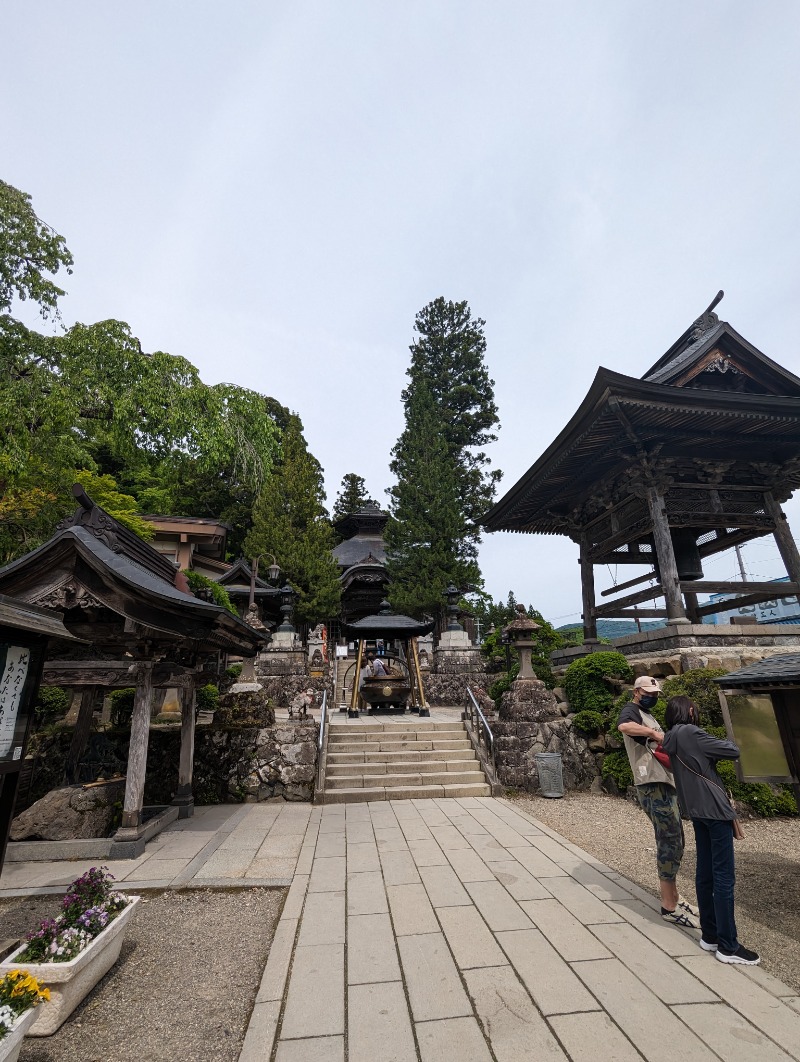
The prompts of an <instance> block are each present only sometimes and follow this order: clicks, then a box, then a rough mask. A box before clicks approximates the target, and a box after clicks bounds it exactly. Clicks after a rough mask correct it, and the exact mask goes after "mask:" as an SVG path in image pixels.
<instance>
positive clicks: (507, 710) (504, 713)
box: [498, 678, 561, 722]
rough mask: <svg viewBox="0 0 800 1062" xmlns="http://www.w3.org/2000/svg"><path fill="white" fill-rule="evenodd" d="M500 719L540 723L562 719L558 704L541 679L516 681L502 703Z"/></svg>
mask: <svg viewBox="0 0 800 1062" xmlns="http://www.w3.org/2000/svg"><path fill="white" fill-rule="evenodd" d="M498 714H499V717H500V719H506V720H514V721H519V722H521V721H523V720H526V721H533V722H538V721H540V720H543V719H552V718H555V717H559V718H560V717H561V711H560V709H559V707H558V703H557V701H556V699H555V697H554V696H553V691H552V690H549V689H548V688H547V687H546V686H545V684H544V683H543V682H542V681H541V679H520V678H518V679H515V680H514V682H512V683H511V688H510V689H509V690H506V692H505V693H504V694H503V697H502V699H501V701H500V711H499V713H498Z"/></svg>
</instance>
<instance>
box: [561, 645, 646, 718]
mask: <svg viewBox="0 0 800 1062" xmlns="http://www.w3.org/2000/svg"><path fill="white" fill-rule="evenodd" d="M606 676H608V677H609V678H618V679H622V680H623V681H625V682H630V681H632V679H633V671H632V670H631V667H630V664H629V663H628V661H627V660H626V659H625V657H624V656H623V655H622V653H590V654H589V655H588V656H584V657H581V659H580V660H575V661H574V662H573V663H571V664H570V665H569V667H568V668H567V670H566V672H565V673H564V689H565V690H566V692H567V699H568V700H569V704H570V708H572V709H573V710H575V711H577V712H599V713H600V714H601V715H605V714H606V713H608V712H609V710H610V709H611V707H612V706H613V704H614V695H613V694H612V692H611V688H610V687H609V684H608V683H607V682H605V681H604V678H605V677H606Z"/></svg>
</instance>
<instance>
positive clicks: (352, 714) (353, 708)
mask: <svg viewBox="0 0 800 1062" xmlns="http://www.w3.org/2000/svg"><path fill="white" fill-rule="evenodd" d="M363 656H364V639H363V638H359V641H358V655H357V656H356V673H355V678H354V679H353V692H352V694H351V696H350V707H349V709H348V711H347V718H348V719H358V717H359V716H358V698H359V696H360V691H359V689H358V683H359V681H360V679H361V660H362V658H363Z"/></svg>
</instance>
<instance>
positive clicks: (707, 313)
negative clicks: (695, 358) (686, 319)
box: [690, 288, 725, 342]
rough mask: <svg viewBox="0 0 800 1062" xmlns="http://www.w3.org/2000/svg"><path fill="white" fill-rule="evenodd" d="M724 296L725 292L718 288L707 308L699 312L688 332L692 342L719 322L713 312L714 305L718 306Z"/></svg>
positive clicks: (711, 329)
mask: <svg viewBox="0 0 800 1062" xmlns="http://www.w3.org/2000/svg"><path fill="white" fill-rule="evenodd" d="M724 297H725V292H724V291H723V290H722V289H721V288H720V290H719V291H718V292H717V294H716V295H715V296H714V298H713V299H712V301H711V303H710V304H709V306H708V308H707V309H706V310H704V311H703V313H701V314H700V316H699V317H698V318H697V319H696V321H695V322H694V325H693V326H692V331H691V333H690V339H691V340H692V342H694V340H696V339H699V338H700V336H702V335H705V333H706V332H711V331H713V329H715V328H716V327H717V325H718V324H719V317H717V315H716V314H715V313H714V309H715V307H717V306H719V304H720V303H721V302H722V300H723V298H724Z"/></svg>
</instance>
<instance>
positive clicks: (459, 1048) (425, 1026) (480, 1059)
mask: <svg viewBox="0 0 800 1062" xmlns="http://www.w3.org/2000/svg"><path fill="white" fill-rule="evenodd" d="M416 1030H417V1040H418V1041H419V1051H420V1057H421V1059H422V1062H492V1056H491V1055H490V1054H489V1048H488V1047H487V1046H486V1041H485V1040H484V1038H483V1034H482V1033H481V1030H480V1026H479V1025H478V1023H477V1021H476V1020H475V1018H450V1019H449V1020H447V1021H426V1022H422V1023H421V1024H417V1026H416Z"/></svg>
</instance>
